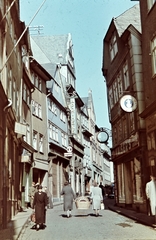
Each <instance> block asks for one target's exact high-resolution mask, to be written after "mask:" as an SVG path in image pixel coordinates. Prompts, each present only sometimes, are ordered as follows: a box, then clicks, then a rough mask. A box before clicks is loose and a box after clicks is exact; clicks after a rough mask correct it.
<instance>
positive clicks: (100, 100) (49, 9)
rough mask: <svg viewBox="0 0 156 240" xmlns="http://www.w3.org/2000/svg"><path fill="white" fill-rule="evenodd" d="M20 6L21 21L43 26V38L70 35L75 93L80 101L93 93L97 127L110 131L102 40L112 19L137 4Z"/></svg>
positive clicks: (80, 0) (92, 0) (26, 1)
mask: <svg viewBox="0 0 156 240" xmlns="http://www.w3.org/2000/svg"><path fill="white" fill-rule="evenodd" d="M20 3H21V6H20V9H21V21H24V22H25V23H26V24H27V25H28V24H30V26H33V27H35V26H43V28H42V30H41V31H40V34H41V35H42V36H43V35H44V36H51V35H62V34H68V33H71V36H72V42H73V50H74V62H75V68H76V91H77V93H78V94H79V96H80V97H87V96H88V91H89V89H90V90H92V96H93V104H94V111H95V115H96V124H97V126H98V127H104V128H108V129H111V127H110V123H109V118H108V107H107V95H106V83H105V81H104V80H105V79H104V77H103V75H102V70H101V69H102V55H103V39H104V37H105V34H106V32H107V30H108V28H109V25H110V23H111V20H112V18H113V17H118V16H119V15H120V14H122V13H123V12H125V11H126V10H128V9H129V8H131V7H132V6H134V5H135V4H138V1H131V0H20ZM42 3H44V4H43V5H42ZM38 10H39V11H38ZM34 33H37V32H34Z"/></svg>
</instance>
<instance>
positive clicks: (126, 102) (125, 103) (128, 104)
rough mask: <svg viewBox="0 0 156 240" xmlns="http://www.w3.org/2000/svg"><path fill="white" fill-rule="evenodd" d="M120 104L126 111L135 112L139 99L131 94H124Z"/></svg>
mask: <svg viewBox="0 0 156 240" xmlns="http://www.w3.org/2000/svg"><path fill="white" fill-rule="evenodd" d="M120 106H121V108H122V109H123V110H124V111H125V112H133V111H134V110H135V109H136V108H137V100H136V99H135V98H134V97H133V96H131V95H124V96H123V97H122V98H121V99H120Z"/></svg>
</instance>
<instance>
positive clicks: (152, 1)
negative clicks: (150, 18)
mask: <svg viewBox="0 0 156 240" xmlns="http://www.w3.org/2000/svg"><path fill="white" fill-rule="evenodd" d="M155 2H156V0H147V4H148V10H150V9H151V8H152V6H153V5H154V3H155Z"/></svg>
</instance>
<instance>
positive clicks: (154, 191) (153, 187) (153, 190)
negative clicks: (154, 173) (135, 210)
mask: <svg viewBox="0 0 156 240" xmlns="http://www.w3.org/2000/svg"><path fill="white" fill-rule="evenodd" d="M146 196H147V198H148V199H149V200H150V206H151V213H152V215H155V214H156V211H155V210H156V182H155V181H153V180H151V181H150V182H148V183H146Z"/></svg>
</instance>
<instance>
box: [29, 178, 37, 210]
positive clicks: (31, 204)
mask: <svg viewBox="0 0 156 240" xmlns="http://www.w3.org/2000/svg"><path fill="white" fill-rule="evenodd" d="M35 192H36V188H35V182H32V185H31V187H29V202H30V207H31V208H32V206H33V201H34V195H35Z"/></svg>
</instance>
